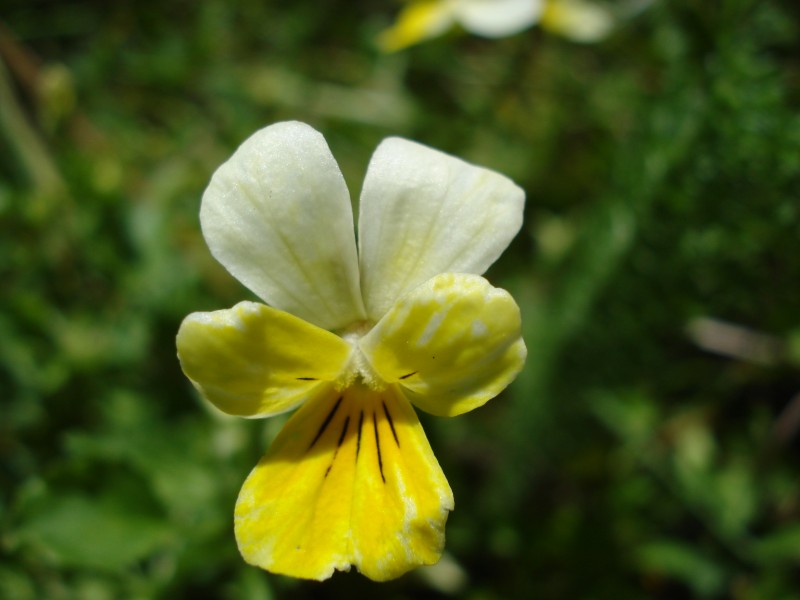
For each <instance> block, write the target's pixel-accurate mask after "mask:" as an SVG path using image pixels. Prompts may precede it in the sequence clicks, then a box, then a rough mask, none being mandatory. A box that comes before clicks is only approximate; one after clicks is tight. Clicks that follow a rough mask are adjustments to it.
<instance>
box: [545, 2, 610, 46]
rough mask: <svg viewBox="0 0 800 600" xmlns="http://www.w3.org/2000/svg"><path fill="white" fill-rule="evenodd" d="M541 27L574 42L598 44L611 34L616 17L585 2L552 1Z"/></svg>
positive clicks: (602, 8)
mask: <svg viewBox="0 0 800 600" xmlns="http://www.w3.org/2000/svg"><path fill="white" fill-rule="evenodd" d="M541 26H542V27H543V28H544V29H548V30H549V31H552V32H553V33H557V34H559V35H563V36H564V37H565V38H568V39H570V40H572V41H574V42H585V43H589V42H597V41H600V40H602V39H603V38H605V37H607V36H608V34H609V33H611V30H612V29H613V28H614V16H613V15H612V13H611V11H609V10H608V9H607V8H605V7H603V6H601V5H599V4H594V3H591V2H585V1H584V0H550V1H549V2H548V3H547V5H546V6H545V10H544V12H543V13H542V18H541Z"/></svg>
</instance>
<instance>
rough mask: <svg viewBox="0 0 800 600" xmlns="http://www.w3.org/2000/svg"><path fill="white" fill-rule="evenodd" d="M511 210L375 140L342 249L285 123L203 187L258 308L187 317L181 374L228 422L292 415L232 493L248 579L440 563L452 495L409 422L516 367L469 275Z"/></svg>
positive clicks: (499, 189)
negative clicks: (262, 574) (250, 568)
mask: <svg viewBox="0 0 800 600" xmlns="http://www.w3.org/2000/svg"><path fill="white" fill-rule="evenodd" d="M523 203H524V193H523V191H522V190H521V189H520V188H519V187H517V186H516V185H514V183H512V182H511V181H510V180H509V179H507V178H505V177H503V176H502V175H499V174H498V173H495V172H492V171H489V170H487V169H483V168H480V167H476V166H473V165H470V164H467V163H466V162H463V161H462V160H459V159H457V158H454V157H452V156H449V155H447V154H444V153H442V152H439V151H437V150H433V149H431V148H428V147H426V146H422V145H420V144H417V143H415V142H411V141H407V140H404V139H399V138H389V139H386V140H384V141H383V142H382V143H381V144H380V145H379V146H378V148H377V150H376V151H375V153H374V155H373V156H372V160H371V161H370V164H369V168H368V170H367V174H366V178H365V180H364V185H363V189H362V191H361V198H360V204H359V221H358V233H359V237H358V244H357V245H356V239H355V236H354V235H353V212H352V207H351V203H350V197H349V194H348V191H347V187H346V185H345V182H344V178H343V177H342V174H341V172H340V170H339V167H338V165H337V164H336V161H335V160H334V158H333V156H332V154H331V152H330V150H329V148H328V146H327V144H326V142H325V140H324V138H323V137H322V135H320V134H319V133H318V132H317V131H315V130H314V129H312V128H311V127H309V126H308V125H304V124H302V123H296V122H288V123H278V124H275V125H271V126H269V127H266V128H265V129H262V130H261V131H258V132H257V133H255V134H254V135H253V136H252V137H250V138H249V139H248V140H247V141H245V142H244V143H243V144H242V145H241V146H240V147H239V149H238V150H237V151H236V152H235V153H234V154H233V156H232V157H231V158H230V159H229V160H228V161H227V162H226V163H224V164H223V165H222V166H221V167H220V168H219V169H218V170H217V171H216V173H214V175H213V177H212V178H211V182H210V184H209V186H208V188H207V189H206V191H205V193H204V195H203V200H202V206H201V209H200V221H201V225H202V230H203V235H204V236H205V239H206V242H207V243H208V246H209V248H210V249H211V253H212V254H213V255H214V257H215V258H216V259H217V260H218V261H219V262H220V263H222V265H223V266H224V267H225V268H226V269H227V270H228V271H229V272H230V273H231V274H232V275H233V276H234V277H236V278H237V279H238V280H239V281H240V282H242V283H243V284H244V285H245V286H247V287H248V288H250V290H252V291H253V292H254V293H255V294H256V295H257V296H259V297H260V298H261V299H262V300H264V302H266V304H260V303H257V302H241V303H239V304H237V305H236V306H234V307H233V308H231V309H228V310H218V311H214V312H201V313H193V314H191V315H189V316H188V317H186V319H185V320H184V321H183V324H182V325H181V327H180V331H179V332H178V337H177V346H178V356H179V358H180V362H181V366H182V368H183V371H184V373H185V374H186V376H187V377H188V378H189V379H190V380H191V381H192V383H193V384H194V385H195V387H196V388H197V389H198V390H199V392H200V393H201V394H202V396H204V397H205V398H207V399H208V400H209V401H210V402H212V403H213V404H214V405H215V406H216V407H218V408H219V409H221V410H222V411H224V412H226V413H228V414H231V415H239V416H243V417H268V416H272V415H276V414H279V413H282V412H285V411H288V410H291V409H293V408H295V407H298V406H299V410H297V412H295V413H294V414H293V415H292V416H291V417H290V419H289V420H288V421H287V423H286V424H285V426H284V427H283V429H282V430H281V432H280V433H279V434H278V436H277V437H276V439H275V440H274V441H273V443H272V445H271V447H270V448H269V450H268V451H267V453H266V455H265V456H264V457H263V458H262V459H261V461H260V462H259V463H258V465H257V466H256V467H255V469H254V470H253V471H252V472H251V473H250V476H249V477H248V478H247V480H246V481H245V483H244V486H243V487H242V490H241V492H240V494H239V499H238V500H237V503H236V509H235V533H236V540H237V542H238V545H239V549H240V551H241V553H242V555H243V557H244V558H245V560H246V561H248V562H249V563H252V564H254V565H257V566H259V567H262V568H264V569H267V570H269V571H272V572H275V573H281V574H286V575H292V576H295V577H303V578H309V579H325V578H328V577H330V576H331V574H332V573H333V571H334V570H335V569H338V570H348V569H349V568H350V566H351V565H355V566H356V567H357V568H358V570H359V571H361V572H362V573H363V574H364V575H366V576H367V577H369V578H371V579H374V580H386V579H391V578H394V577H397V576H399V575H401V574H403V573H405V572H406V571H408V570H409V569H412V568H413V567H415V566H418V565H424V564H432V563H435V562H436V561H437V560H438V559H439V557H440V555H441V552H442V548H443V545H444V527H445V521H446V520H447V515H448V513H449V511H450V510H452V509H453V494H452V492H451V490H450V486H449V485H448V483H447V480H446V479H445V476H444V474H443V473H442V471H441V469H440V467H439V464H438V462H437V461H436V458H435V457H434V455H433V452H432V451H431V448H430V445H429V444H428V441H427V439H426V437H425V434H424V432H423V431H422V427H421V425H420V423H419V420H418V419H417V416H416V414H415V412H414V409H413V408H412V405H414V406H416V407H417V408H419V409H421V410H424V411H427V412H429V413H432V414H434V415H441V416H455V415H459V414H461V413H464V412H467V411H469V410H472V409H473V408H476V407H478V406H481V405H482V404H484V403H485V402H486V401H488V400H489V399H491V398H493V397H494V396H496V395H497V394H498V393H500V391H502V390H503V389H504V388H505V387H506V386H507V385H508V384H509V382H511V380H513V379H514V377H515V376H516V374H517V373H518V372H519V370H520V369H521V368H522V365H523V363H524V361H525V354H526V350H525V344H524V342H523V341H522V338H521V335H520V316H519V309H518V307H517V305H516V304H515V302H514V300H513V299H512V298H511V296H510V295H509V294H508V293H507V292H505V291H504V290H501V289H498V288H494V287H492V286H491V285H490V284H489V282H488V281H486V280H485V279H484V278H483V277H481V276H480V274H481V273H483V272H484V271H485V270H486V269H487V268H488V267H489V265H491V264H492V263H493V262H494V261H495V260H496V259H497V257H498V256H499V255H500V254H501V253H502V252H503V250H504V249H505V248H506V246H507V245H508V244H509V242H510V241H511V239H512V238H513V237H514V235H516V233H517V231H518V230H519V228H520V225H521V222H522V209H523Z"/></svg>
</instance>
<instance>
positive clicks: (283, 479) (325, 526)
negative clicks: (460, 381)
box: [235, 384, 453, 581]
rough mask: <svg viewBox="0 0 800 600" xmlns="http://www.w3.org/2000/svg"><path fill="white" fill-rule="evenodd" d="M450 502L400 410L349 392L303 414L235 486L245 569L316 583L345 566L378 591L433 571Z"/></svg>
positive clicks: (423, 443) (412, 421) (374, 395)
mask: <svg viewBox="0 0 800 600" xmlns="http://www.w3.org/2000/svg"><path fill="white" fill-rule="evenodd" d="M452 508H453V496H452V492H451V491H450V486H449V485H448V484H447V480H446V479H445V477H444V474H443V473H442V471H441V469H440V468H439V464H438V462H437V461H436V458H435V457H434V455H433V452H432V451H431V448H430V445H429V444H428V441H427V439H426V438H425V434H424V432H423V431H422V427H421V425H420V423H419V420H418V419H417V417H416V415H415V414H414V410H413V409H412V408H411V406H410V404H409V403H408V402H407V401H406V400H405V399H404V398H403V397H402V396H401V395H400V394H399V393H398V391H397V389H396V388H393V387H390V388H388V389H387V390H384V391H382V392H375V391H372V390H370V389H368V388H366V387H364V386H362V385H360V384H355V385H353V386H352V387H350V388H348V389H347V390H345V391H344V392H342V393H339V394H331V395H329V396H327V397H324V398H319V399H316V400H312V401H309V402H307V403H306V404H304V405H303V406H302V407H301V408H300V409H299V410H298V411H297V413H296V414H294V415H293V416H292V418H291V419H290V420H289V422H288V423H287V424H286V426H285V427H284V429H283V430H282V431H281V433H280V434H279V435H278V437H277V438H276V439H275V441H274V442H273V444H272V446H271V447H270V449H269V451H268V452H267V454H266V455H265V456H264V458H263V459H262V460H261V462H259V464H258V465H257V466H256V468H255V469H254V470H253V471H252V472H251V474H250V476H249V477H248V478H247V481H245V483H244V486H243V487H242V490H241V492H240V494H239V499H238V501H237V503H236V515H235V529H236V539H237V541H238V544H239V549H240V551H241V553H242V556H243V557H244V558H245V560H246V561H247V562H249V563H251V564H254V565H256V566H259V567H261V568H264V569H267V570H269V571H272V572H274V573H280V574H284V575H291V576H294V577H302V578H306V579H320V580H321V579H326V578H328V577H330V576H331V575H332V574H333V572H334V570H336V569H338V570H349V568H350V566H351V565H354V566H355V567H356V568H357V569H358V570H359V571H361V572H362V573H363V574H364V575H366V576H367V577H369V578H370V579H373V580H376V581H384V580H387V579H392V578H395V577H398V576H400V575H402V574H403V573H405V572H407V571H408V570H410V569H412V568H414V567H416V566H419V565H425V564H433V563H435V562H436V561H437V560H438V559H439V557H440V555H441V552H442V548H443V545H444V526H445V522H446V520H447V515H448V513H449V511H450V510H452Z"/></svg>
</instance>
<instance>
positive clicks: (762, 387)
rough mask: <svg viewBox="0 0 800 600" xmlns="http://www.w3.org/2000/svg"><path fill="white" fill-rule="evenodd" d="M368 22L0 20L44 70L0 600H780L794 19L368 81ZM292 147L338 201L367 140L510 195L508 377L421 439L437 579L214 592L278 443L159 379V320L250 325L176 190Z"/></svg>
mask: <svg viewBox="0 0 800 600" xmlns="http://www.w3.org/2000/svg"><path fill="white" fill-rule="evenodd" d="M395 8H396V7H394V6H392V7H387V6H384V5H378V4H376V3H369V2H356V3H352V2H339V3H336V2H334V3H312V2H295V3H290V4H283V5H279V4H278V3H269V2H256V1H245V2H241V3H228V2H223V1H222V0H208V1H206V2H202V3H189V2H170V3H158V4H156V3H154V2H149V1H147V2H137V3H134V2H122V3H112V4H111V5H107V4H101V3H98V2H93V1H92V0H89V1H86V2H80V3H69V4H58V3H54V4H48V5H47V10H46V11H43V10H41V7H39V6H38V5H37V4H36V3H34V4H30V3H25V2H16V3H15V2H11V3H10V5H9V6H7V7H5V10H4V19H5V24H6V26H7V27H8V28H9V30H10V32H13V35H14V36H16V40H17V41H16V42H15V44H16V45H15V48H17V49H18V50H21V51H22V56H23V57H25V56H27V57H28V58H30V57H31V56H33V55H34V53H35V55H36V56H38V58H39V59H41V62H37V61H30V60H25V59H24V58H20V56H21V55H20V54H19V53H14V52H9V51H8V50H4V51H2V52H1V53H0V56H2V58H3V60H2V61H0V64H2V65H3V68H2V70H0V103H2V106H0V108H2V111H0V112H1V113H2V116H1V117H0V128H2V129H1V130H0V156H3V159H2V161H0V257H2V258H0V275H2V280H3V292H2V294H0V339H2V343H1V344H0V407H1V408H2V419H0V527H2V530H1V531H0V597H3V598H14V599H21V600H24V599H26V598H31V599H32V598H48V599H49V598H52V599H56V600H59V599H71V598H82V599H83V598H87V599H98V600H103V599H107V598H108V599H111V598H183V597H186V598H231V599H233V598H254V599H271V598H283V597H292V598H311V597H314V598H335V597H343V596H344V595H347V596H348V597H375V596H376V595H377V594H380V595H381V597H387V598H411V597H414V598H417V597H424V598H436V597H445V596H455V597H463V598H468V599H475V600H477V599H481V600H484V599H493V598H498V599H499V598H618V599H624V598H641V597H649V598H686V597H697V598H737V599H742V600H749V599H760V598H770V599H772V598H778V599H780V598H792V597H794V596H795V595H796V591H795V590H797V589H798V587H800V578H799V577H798V573H800V568H799V567H800V490H799V489H798V484H797V482H798V476H799V475H800V472H799V471H798V467H797V462H798V459H799V458H800V454H798V450H799V449H800V442H799V441H798V439H800V436H799V433H798V427H799V426H800V418H799V417H798V414H800V408H799V407H800V395H798V394H799V393H800V377H798V366H799V365H800V361H799V360H798V355H799V354H798V351H797V347H798V339H800V321H799V320H798V299H800V294H798V287H797V286H798V282H800V237H799V236H798V235H797V224H798V222H800V208H799V205H798V200H800V111H798V108H800V96H799V95H798V91H797V90H798V87H797V82H798V73H800V62H799V61H798V57H800V44H798V41H797V40H798V34H800V27H799V26H798V24H799V21H798V16H800V14H798V11H797V7H796V6H795V5H794V4H793V3H791V2H783V3H781V2H778V0H767V1H761V2H759V1H756V0H724V1H721V2H701V1H699V0H681V1H678V2H657V3H653V5H651V6H650V7H649V8H648V9H646V10H644V11H643V12H641V13H640V14H638V15H636V16H635V17H631V18H629V19H628V20H625V21H622V22H621V24H620V26H619V27H618V29H617V30H616V31H615V33H614V34H613V35H612V36H611V37H610V38H609V39H607V40H605V41H604V42H602V43H599V44H596V45H591V46H589V45H586V46H584V45H576V44H573V43H570V42H567V41H563V40H560V39H558V38H555V37H552V36H550V35H547V34H545V33H543V32H541V31H539V30H532V31H529V32H526V33H524V34H520V35H518V36H514V37H512V38H508V39H501V40H494V41H489V40H481V39H478V38H474V37H470V36H467V35H463V34H462V35H459V34H454V35H451V36H447V37H444V38H440V39H437V40H433V41H431V42H429V43H427V44H424V45H421V46H418V47H414V48H411V49H409V50H408V51H406V52H404V53H401V54H397V55H388V56H386V55H381V54H379V53H378V52H377V51H376V49H375V48H374V46H373V42H372V40H373V39H374V36H375V34H376V33H377V32H378V31H379V30H380V29H381V28H382V27H383V26H385V25H387V24H388V23H389V21H390V19H391V18H392V16H393V14H394V9H395ZM0 35H2V36H3V39H4V40H5V41H8V40H9V39H10V38H9V37H8V36H9V33H8V32H4V31H1V30H0ZM0 47H4V48H6V49H7V48H8V47H9V46H8V44H5V45H4V46H0ZM288 118H291V119H298V120H302V121H306V122H309V123H311V124H313V125H314V126H315V127H317V128H319V129H320V130H321V131H323V133H324V134H325V135H326V137H327V139H328V140H329V143H330V144H331V146H332V149H333V151H334V154H335V156H336V157H337V159H339V161H340V163H341V166H342V169H343V171H344V173H345V177H346V179H347V180H348V183H349V184H350V187H351V189H352V190H354V195H357V191H358V189H359V186H360V181H361V178H362V176H363V172H364V169H365V166H366V164H367V161H368V158H369V156H370V154H371V152H372V150H373V149H374V147H375V145H376V144H377V142H378V141H379V140H380V139H381V138H383V137H384V136H386V135H403V136H407V137H410V138H414V139H417V140H419V141H422V142H424V143H428V144H430V145H433V146H436V147H439V148H442V149H445V150H447V151H449V152H451V153H454V154H457V155H459V156H462V157H464V158H466V159H468V160H471V161H473V162H476V163H480V164H484V165H487V166H490V167H493V168H495V169H497V170H500V171H502V172H504V173H506V174H508V175H509V176H511V177H512V178H514V179H515V180H516V181H518V182H519V183H520V184H521V185H523V186H524V187H525V188H526V190H527V192H528V198H529V200H528V205H527V210H526V223H525V226H524V228H523V231H522V233H521V234H520V236H519V237H518V239H517V240H516V241H515V242H514V243H513V244H512V247H511V249H510V251H509V252H508V253H507V254H506V255H505V256H504V257H503V259H502V260H501V261H500V263H498V264H497V265H495V266H494V267H493V269H492V271H491V272H490V273H489V277H490V278H491V279H492V280H493V281H494V282H495V283H497V284H498V285H502V286H503V287H507V288H508V289H510V290H511V291H512V292H513V294H514V295H515V297H516V299H517V300H518V302H519V303H520V306H521V308H522V310H523V318H524V327H525V337H526V342H527V344H528V348H529V360H528V365H527V366H526V369H525V371H524V372H523V373H522V374H521V375H520V377H519V379H518V380H517V381H516V382H515V383H514V384H513V385H512V386H511V388H510V389H509V390H508V391H507V392H505V393H504V394H503V395H501V397H499V398H497V399H496V400H494V401H492V402H491V403H489V404H488V405H487V406H486V407H484V408H482V409H480V410H479V411H476V412H474V413H471V414H468V415H465V416H463V417H460V418H458V419H433V418H426V417H425V416H423V421H424V424H425V427H426V430H427V431H428V434H429V437H430V438H431V443H432V446H433V447H434V449H435V451H436V454H437V456H438V458H439V460H440V462H441V463H442V466H443V468H444V471H445V473H446V474H447V475H448V478H449V480H450V482H451V485H452V487H453V489H454V492H455V496H456V511H455V512H454V513H453V514H452V516H451V517H450V522H449V524H448V555H447V562H446V564H444V565H443V566H442V567H437V568H434V569H433V570H424V569H423V570H420V571H418V572H416V573H413V574H410V575H408V576H406V577H404V578H402V579H400V580H399V581H396V582H392V583H389V584H386V585H383V586H377V585H376V584H372V583H371V582H368V581H365V580H363V579H362V578H360V576H358V575H356V574H352V573H351V574H339V575H337V576H336V577H334V578H333V579H332V580H331V581H329V582H327V583H325V584H323V585H319V584H316V583H308V582H299V581H293V580H289V579H285V578H281V577H274V576H271V575H268V574H265V573H262V572H259V571H257V570H255V569H252V568H250V567H247V566H246V565H244V564H243V563H242V561H241V559H240V557H239V555H238V553H237V550H236V547H235V542H234V540H233V534H232V524H231V521H232V509H233V503H234V501H235V498H236V493H237V491H238V488H239V486H240V485H241V483H242V482H243V481H244V478H245V476H246V474H247V472H248V471H249V469H250V468H252V466H253V465H254V464H255V463H256V461H257V459H258V457H259V456H260V454H261V453H262V452H263V451H264V449H265V448H266V446H267V444H268V442H269V440H270V439H271V438H272V436H274V434H275V432H276V431H277V430H278V429H279V428H280V420H279V419H273V420H269V421H265V422H256V421H245V420H236V419H228V418H224V417H221V416H219V415H218V414H216V413H213V412H211V409H208V407H206V406H205V405H203V404H202V403H201V402H200V400H199V399H198V398H197V397H196V395H195V393H194V392H193V390H192V389H191V386H190V385H189V384H188V382H187V381H186V380H185V378H184V377H183V375H182V374H181V372H180V369H179V367H178V364H177V361H176V359H175V347H174V335H175V332H176V331H177V327H178V324H179V323H180V321H181V319H182V318H183V317H184V316H185V315H186V314H188V313H189V312H192V311H196V310H209V309H216V308H223V307H229V306H231V305H232V304H233V303H235V302H236V301H238V300H241V299H244V298H245V297H247V296H248V292H247V291H246V290H244V289H242V288H241V286H239V284H238V283H236V282H235V281H234V280H233V279H232V278H231V277H230V276H228V275H227V273H226V272H225V271H224V270H223V269H222V268H221V267H220V266H219V265H217V264H216V263H215V262H214V261H213V260H212V259H211V257H210V255H209V253H208V251H207V249H206V248H205V245H204V242H203V240H202V237H201V235H200V231H199V225H198V219H197V212H198V208H199V200H200V195H201V193H202V190H203V188H204V186H205V184H206V182H207V180H208V178H209V176H210V174H211V173H212V172H213V170H214V169H215V168H216V166H217V165H218V164H219V163H220V162H221V161H222V160H224V159H225V158H226V157H227V156H228V155H229V154H230V152H231V151H232V150H233V148H234V147H235V146H236V145H237V144H238V143H239V142H241V141H242V140H243V139H244V138H245V137H246V136H248V135H249V134H250V133H251V132H252V131H254V130H255V129H257V128H259V127H261V126H263V125H265V124H267V123H270V122H274V121H278V120H282V119H288ZM731 332H733V334H734V335H733V337H731Z"/></svg>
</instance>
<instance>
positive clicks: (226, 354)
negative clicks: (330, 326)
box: [176, 302, 352, 417]
mask: <svg viewBox="0 0 800 600" xmlns="http://www.w3.org/2000/svg"><path fill="white" fill-rule="evenodd" d="M176 342H177V346H178V358H179V359H180V361H181V368H182V369H183V372H184V373H185V374H186V376H187V377H188V378H189V379H190V380H191V381H192V383H193V384H194V385H195V387H196V388H197V389H198V390H199V391H200V393H201V394H202V395H203V396H204V397H205V398H206V399H208V400H209V401H211V402H212V403H213V404H214V405H215V406H217V408H219V409H220V410H222V411H224V412H226V413H228V414H231V415H239V416H245V417H263V416H268V415H274V414H278V413H281V412H285V411H287V410H289V409H291V408H294V407H295V406H297V405H298V404H299V403H300V402H302V401H303V400H305V399H306V398H308V397H310V396H313V395H315V394H319V393H322V392H323V391H325V390H326V389H329V388H331V387H332V385H331V382H333V381H335V380H336V379H337V378H338V377H339V376H340V374H341V373H342V371H343V370H344V369H345V367H346V366H347V363H348V361H349V359H350V353H351V351H352V350H351V346H350V345H349V344H348V343H347V342H345V341H344V340H343V339H341V338H340V337H338V336H336V335H334V334H332V333H330V332H328V331H325V330H324V329H320V328H319V327H316V326H315V325H311V324H310V323H306V322H305V321H303V320H302V319H299V318H297V317H294V316H292V315H290V314H289V313H285V312H282V311H279V310H275V309H274V308H270V307H268V306H265V305H263V304H258V303H256V302H241V303H239V304H237V305H236V306H234V307H233V308H231V309H229V310H218V311H214V312H204V313H193V314H191V315H189V316H188V317H186V319H184V321H183V323H182V324H181V327H180V330H179V331H178V337H177V340H176Z"/></svg>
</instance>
